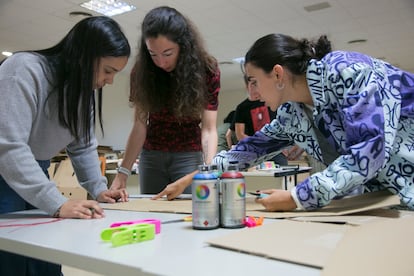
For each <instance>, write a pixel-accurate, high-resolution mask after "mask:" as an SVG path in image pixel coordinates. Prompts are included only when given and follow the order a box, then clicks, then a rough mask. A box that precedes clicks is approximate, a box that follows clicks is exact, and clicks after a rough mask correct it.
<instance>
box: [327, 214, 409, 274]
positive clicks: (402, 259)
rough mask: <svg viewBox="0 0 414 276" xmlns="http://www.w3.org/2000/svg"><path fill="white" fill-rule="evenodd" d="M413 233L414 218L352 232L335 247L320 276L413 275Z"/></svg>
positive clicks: (361, 227)
mask: <svg viewBox="0 0 414 276" xmlns="http://www.w3.org/2000/svg"><path fill="white" fill-rule="evenodd" d="M411 213H413V212H411ZM413 229H414V216H413V215H407V216H404V217H402V218H400V219H396V220H384V221H380V222H376V223H369V224H364V225H363V226H359V227H354V228H351V229H349V230H348V231H347V233H346V234H345V236H344V237H343V238H342V239H341V241H339V243H338V244H337V246H338V247H337V249H336V250H335V251H334V252H333V253H332V255H331V256H330V258H329V259H328V260H327V262H326V264H325V266H324V268H323V270H322V274H321V275H322V276H349V275H353V276H358V275H361V276H362V275H363V276H366V275H375V276H389V275H399V276H411V275H414V265H413V264H412V261H413V256H412V248H414V239H413V238H412V235H413Z"/></svg>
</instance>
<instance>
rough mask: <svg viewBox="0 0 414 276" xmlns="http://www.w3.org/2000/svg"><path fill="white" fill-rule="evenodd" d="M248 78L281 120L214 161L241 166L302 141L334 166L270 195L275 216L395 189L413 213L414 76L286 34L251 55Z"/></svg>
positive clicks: (268, 39)
mask: <svg viewBox="0 0 414 276" xmlns="http://www.w3.org/2000/svg"><path fill="white" fill-rule="evenodd" d="M245 68H246V73H247V75H248V78H249V81H251V82H255V83H256V85H257V87H258V90H259V93H260V96H261V99H262V100H263V101H265V102H266V105H268V106H269V107H270V108H271V109H272V110H276V109H277V114H278V116H277V119H276V120H274V121H272V122H271V123H270V124H268V125H266V126H264V127H263V129H261V130H260V131H258V132H256V134H255V135H254V136H251V137H248V138H246V139H244V140H242V141H240V142H239V143H238V144H237V146H235V148H234V149H232V150H230V151H228V152H223V153H220V154H218V155H217V156H216V157H215V159H214V162H215V163H218V164H221V165H225V164H227V163H228V162H229V161H234V160H237V161H239V164H240V166H241V167H242V168H248V167H251V166H253V165H255V164H257V163H260V162H262V160H265V159H268V158H269V155H274V154H276V153H278V152H280V150H282V149H283V148H285V147H288V146H290V145H293V144H294V143H296V144H297V145H299V146H300V147H302V148H303V149H305V150H306V152H307V153H308V154H309V155H312V156H313V157H315V158H316V159H318V160H320V161H322V162H323V163H325V164H326V165H328V166H327V168H326V169H325V170H323V171H321V172H318V173H315V174H313V175H311V176H310V177H308V178H307V179H305V180H304V181H303V182H302V183H300V184H298V185H297V186H296V187H294V188H293V189H292V190H291V191H284V190H267V191H262V192H265V193H268V194H269V196H268V197H265V198H262V199H257V202H259V203H261V204H263V206H264V207H265V208H266V209H267V210H270V211H278V210H280V211H283V210H292V209H295V208H298V209H305V210H312V209H317V208H320V207H323V206H325V205H327V204H329V203H330V201H331V200H332V199H333V198H335V197H340V196H344V195H346V194H349V193H350V192H352V191H354V190H355V189H359V190H364V191H374V190H385V189H387V190H389V191H391V192H392V193H394V194H398V196H399V197H400V201H401V204H402V205H403V206H405V207H408V208H410V209H414V74H413V73H409V72H406V71H403V70H401V69H399V68H396V67H394V66H392V65H391V64H389V63H386V62H384V61H382V60H378V59H375V58H372V57H369V56H366V55H364V54H361V53H356V52H344V51H331V44H330V42H329V40H328V39H327V38H326V36H321V37H320V38H319V39H318V40H317V41H309V40H307V39H302V40H296V39H294V38H292V37H290V36H287V35H282V34H270V35H267V36H264V37H262V38H260V39H258V40H257V41H256V42H255V43H254V44H253V46H252V47H251V48H250V49H249V51H248V52H247V54H246V57H245Z"/></svg>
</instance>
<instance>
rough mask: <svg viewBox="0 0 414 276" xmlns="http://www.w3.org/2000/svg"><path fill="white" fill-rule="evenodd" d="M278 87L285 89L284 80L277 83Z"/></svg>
mask: <svg viewBox="0 0 414 276" xmlns="http://www.w3.org/2000/svg"><path fill="white" fill-rule="evenodd" d="M276 88H277V89H278V90H283V89H284V88H285V84H284V83H283V82H282V83H278V84H277V85H276Z"/></svg>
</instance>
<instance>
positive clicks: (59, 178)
mask: <svg viewBox="0 0 414 276" xmlns="http://www.w3.org/2000/svg"><path fill="white" fill-rule="evenodd" d="M50 177H51V180H53V181H54V182H55V183H56V186H57V188H58V189H59V191H60V192H61V193H62V195H64V196H66V197H67V198H70V199H87V196H88V193H87V191H86V190H85V189H84V188H82V187H81V186H80V185H79V182H78V179H77V178H76V175H75V171H74V170H73V167H72V163H71V161H70V159H65V160H62V161H60V163H59V166H58V168H57V170H56V172H55V174H54V175H53V176H50Z"/></svg>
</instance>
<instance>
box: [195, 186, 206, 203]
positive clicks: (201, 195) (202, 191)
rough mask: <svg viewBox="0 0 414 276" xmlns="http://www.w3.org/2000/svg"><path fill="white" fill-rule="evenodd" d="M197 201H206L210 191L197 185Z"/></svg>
mask: <svg viewBox="0 0 414 276" xmlns="http://www.w3.org/2000/svg"><path fill="white" fill-rule="evenodd" d="M195 193H196V196H197V198H198V199H203V200H204V199H207V198H208V196H209V195H210V189H209V188H208V187H207V186H206V185H198V186H197V187H196V190H195Z"/></svg>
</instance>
